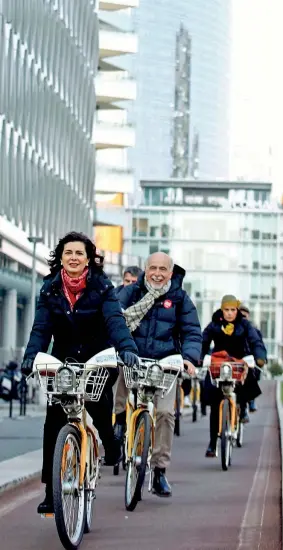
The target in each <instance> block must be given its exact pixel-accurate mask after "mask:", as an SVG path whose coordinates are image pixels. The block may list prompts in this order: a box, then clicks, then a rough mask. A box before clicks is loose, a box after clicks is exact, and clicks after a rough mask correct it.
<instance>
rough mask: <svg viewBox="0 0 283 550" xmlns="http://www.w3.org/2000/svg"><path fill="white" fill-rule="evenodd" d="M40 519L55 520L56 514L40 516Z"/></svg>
mask: <svg viewBox="0 0 283 550" xmlns="http://www.w3.org/2000/svg"><path fill="white" fill-rule="evenodd" d="M40 517H41V518H42V519H50V518H54V514H40Z"/></svg>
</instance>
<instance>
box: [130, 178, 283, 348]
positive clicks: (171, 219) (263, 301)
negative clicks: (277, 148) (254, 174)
mask: <svg viewBox="0 0 283 550" xmlns="http://www.w3.org/2000/svg"><path fill="white" fill-rule="evenodd" d="M141 185H142V191H143V204H142V205H141V206H140V207H138V208H135V209H133V210H132V238H130V237H129V238H128V239H127V240H126V242H125V252H128V253H132V254H135V255H138V256H143V257H144V258H146V257H147V256H148V255H149V254H151V253H153V252H156V251H159V250H160V251H164V252H166V253H168V254H170V255H171V256H172V257H173V259H174V261H175V263H177V264H179V265H181V266H182V267H183V268H185V269H186V278H185V280H184V286H185V288H186V290H187V291H188V293H189V294H190V296H191V297H192V299H193V300H194V302H195V303H196V306H197V309H198V312H199V315H200V319H201V323H202V326H203V327H204V326H205V325H206V324H207V323H208V322H209V321H210V320H211V316H212V313H213V311H215V310H216V309H218V308H219V305H220V301H221V298H222V296H223V295H224V294H235V295H236V296H237V297H238V298H239V299H240V300H242V301H244V302H245V303H246V304H247V305H249V307H250V310H251V312H252V317H253V320H254V322H255V323H256V324H257V326H258V327H259V328H260V329H261V330H262V332H263V335H264V338H265V340H266V342H267V345H268V351H269V354H271V355H277V354H278V346H279V345H280V343H281V342H282V313H283V310H282V284H283V279H282V276H283V210H282V209H281V208H280V207H277V206H276V205H273V204H271V202H270V189H271V185H270V184H257V183H255V184H250V183H249V184H241V183H238V182H237V184H235V187H234V189H233V188H232V185H231V184H230V183H225V182H223V183H222V182H221V183H215V184H214V183H212V182H209V183H205V182H199V184H198V186H197V187H196V185H195V183H192V182H180V181H178V180H177V181H176V180H175V181H174V180H171V182H158V181H155V182H153V181H144V182H141Z"/></svg>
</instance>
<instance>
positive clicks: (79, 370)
mask: <svg viewBox="0 0 283 550" xmlns="http://www.w3.org/2000/svg"><path fill="white" fill-rule="evenodd" d="M34 371H35V373H36V375H37V377H38V380H39V384H40V387H41V389H42V390H43V392H44V393H45V394H46V395H56V396H57V397H58V396H59V395H68V396H76V395H83V396H84V398H85V399H86V400H88V401H99V399H100V397H101V395H102V392H103V389H104V387H105V384H106V381H107V379H108V377H109V373H108V371H107V370H106V369H105V368H103V367H98V366H97V365H89V364H88V365H87V368H86V366H85V364H84V363H74V364H70V363H66V364H62V366H60V367H58V365H52V364H46V365H42V364H40V365H34Z"/></svg>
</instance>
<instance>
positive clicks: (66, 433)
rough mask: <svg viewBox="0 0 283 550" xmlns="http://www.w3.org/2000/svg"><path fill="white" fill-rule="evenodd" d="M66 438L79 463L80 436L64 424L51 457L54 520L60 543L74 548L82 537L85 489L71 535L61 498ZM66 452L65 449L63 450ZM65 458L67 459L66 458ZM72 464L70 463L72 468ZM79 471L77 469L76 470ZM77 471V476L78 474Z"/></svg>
mask: <svg viewBox="0 0 283 550" xmlns="http://www.w3.org/2000/svg"><path fill="white" fill-rule="evenodd" d="M68 439H69V440H70V441H72V442H73V443H74V445H75V446H76V448H77V449H76V450H77V453H78V458H79V460H78V461H77V462H78V464H77V466H78V467H79V464H80V449H81V437H80V434H79V432H78V430H77V429H76V428H75V427H74V426H72V425H71V424H66V425H65V426H64V427H63V428H62V429H61V430H60V432H59V435H58V438H57V441H56V445H55V451H54V459H53V500H54V515H55V522H56V527H57V531H58V535H59V538H60V540H61V543H62V545H63V546H64V548H66V550H76V549H77V548H78V547H79V545H80V543H81V540H82V538H83V534H84V527H85V491H84V487H83V489H82V491H81V494H80V496H79V497H78V498H79V513H78V516H79V520H78V523H77V529H76V532H75V534H74V536H73V537H71V536H70V534H69V533H68V530H67V527H66V522H65V515H64V505H63V499H62V482H63V479H62V477H63V476H62V470H63V469H62V460H63V458H64V449H65V445H66V444H67V441H68ZM65 453H66V451H65ZM66 460H67V459H66ZM73 469H74V465H73V464H72V470H73ZM78 471H79V470H78ZM78 471H77V476H78Z"/></svg>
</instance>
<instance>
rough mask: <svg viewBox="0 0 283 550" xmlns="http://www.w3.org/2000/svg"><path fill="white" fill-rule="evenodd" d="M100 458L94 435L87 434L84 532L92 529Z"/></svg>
mask: <svg viewBox="0 0 283 550" xmlns="http://www.w3.org/2000/svg"><path fill="white" fill-rule="evenodd" d="M98 469H99V459H98V456H96V453H95V449H94V445H93V440H92V436H91V434H90V433H88V434H87V465H86V477H85V526H84V532H85V533H89V532H90V530H91V524H92V518H93V508H94V501H95V498H96V496H95V485H96V480H97V477H98V473H99V472H98Z"/></svg>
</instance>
